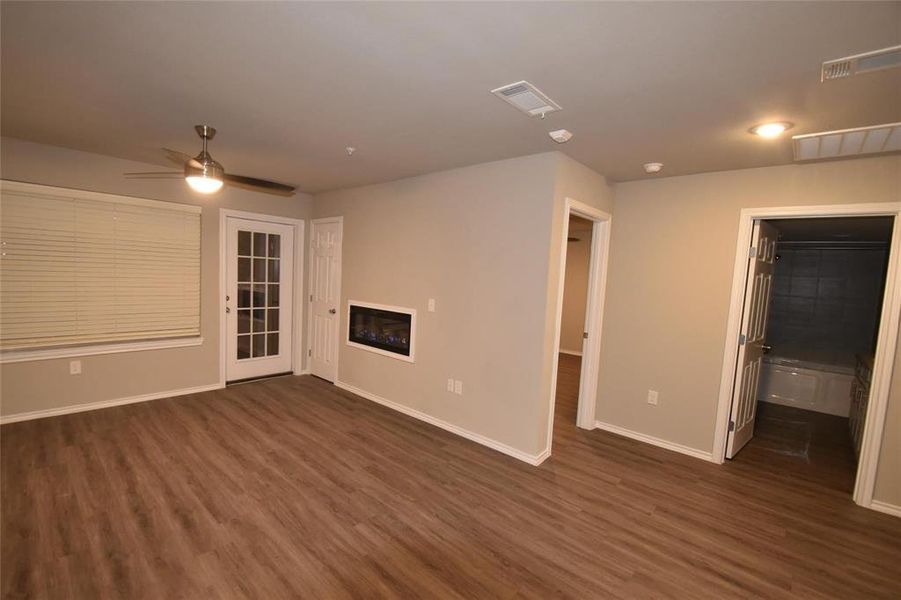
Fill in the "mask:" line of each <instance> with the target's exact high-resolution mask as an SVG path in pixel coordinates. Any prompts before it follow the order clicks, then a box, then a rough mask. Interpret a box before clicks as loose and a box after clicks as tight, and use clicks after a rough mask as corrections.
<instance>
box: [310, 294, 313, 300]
mask: <svg viewBox="0 0 901 600" xmlns="http://www.w3.org/2000/svg"><path fill="white" fill-rule="evenodd" d="M312 301H313V294H310V302H312Z"/></svg>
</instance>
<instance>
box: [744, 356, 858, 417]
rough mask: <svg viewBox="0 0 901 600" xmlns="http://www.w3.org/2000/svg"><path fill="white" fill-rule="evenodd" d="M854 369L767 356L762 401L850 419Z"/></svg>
mask: <svg viewBox="0 0 901 600" xmlns="http://www.w3.org/2000/svg"><path fill="white" fill-rule="evenodd" d="M853 381H854V367H853V366H845V365H833V364H826V363H818V362H813V361H805V360H798V359H794V358H784V357H780V356H765V357H764V359H763V365H762V368H761V373H760V390H759V395H758V398H757V399H758V400H760V401H762V402H772V403H774V404H784V405H786V406H794V407H796V408H803V409H806V410H813V411H816V412H821V413H826V414H830V415H836V416H839V417H847V416H848V414H849V412H850V409H851V384H852V383H853Z"/></svg>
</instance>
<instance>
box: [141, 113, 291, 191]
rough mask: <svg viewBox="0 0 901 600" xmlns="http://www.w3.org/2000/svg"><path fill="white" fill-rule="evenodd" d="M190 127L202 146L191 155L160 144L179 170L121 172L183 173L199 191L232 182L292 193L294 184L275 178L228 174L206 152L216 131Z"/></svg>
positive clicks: (164, 175) (166, 175) (151, 175)
mask: <svg viewBox="0 0 901 600" xmlns="http://www.w3.org/2000/svg"><path fill="white" fill-rule="evenodd" d="M194 130H195V131H196V132H197V135H199V136H200V138H201V139H202V140H203V150H201V151H200V154H198V155H197V156H194V157H191V156H190V155H188V154H185V153H184V152H179V151H177V150H170V149H169V148H163V151H164V152H165V153H166V156H167V157H168V158H169V160H171V161H172V162H174V163H176V164H180V165H182V166H183V170H182V171H157V172H149V173H125V177H127V178H129V179H168V178H173V177H184V178H185V181H187V182H188V185H190V186H191V188H192V189H194V190H195V191H198V192H200V193H202V194H213V193H215V192H218V191H219V189H220V188H222V185H223V184H225V183H227V184H229V185H236V186H238V187H243V188H247V189H251V190H254V191H257V192H266V193H267V194H278V195H280V196H290V195H292V194H293V193H294V189H295V188H294V186H291V185H286V184H284V183H276V182H275V181H267V180H265V179H257V178H256V177H245V176H244V175H232V174H231V173H226V172H225V169H224V168H223V167H222V165H220V164H219V163H218V162H216V161H215V160H213V157H212V156H210V153H209V152H207V142H209V141H210V140H211V139H213V136H215V135H216V130H215V129H213V128H212V127H210V126H209V125H195V126H194Z"/></svg>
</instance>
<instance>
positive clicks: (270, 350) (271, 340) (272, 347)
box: [266, 333, 278, 356]
mask: <svg viewBox="0 0 901 600" xmlns="http://www.w3.org/2000/svg"><path fill="white" fill-rule="evenodd" d="M266 338H267V339H268V342H267V343H266V356H275V355H276V354H278V334H277V333H270V334H268V335H267V336H266Z"/></svg>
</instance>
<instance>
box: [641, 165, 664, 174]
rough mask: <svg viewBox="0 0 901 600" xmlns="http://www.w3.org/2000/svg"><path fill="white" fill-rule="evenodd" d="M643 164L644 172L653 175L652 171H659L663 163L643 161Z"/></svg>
mask: <svg viewBox="0 0 901 600" xmlns="http://www.w3.org/2000/svg"><path fill="white" fill-rule="evenodd" d="M643 166H644V172H645V173H647V174H649V175H653V174H654V173H659V172H660V169H662V168H663V163H656V162H651V163H644V165H643Z"/></svg>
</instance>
